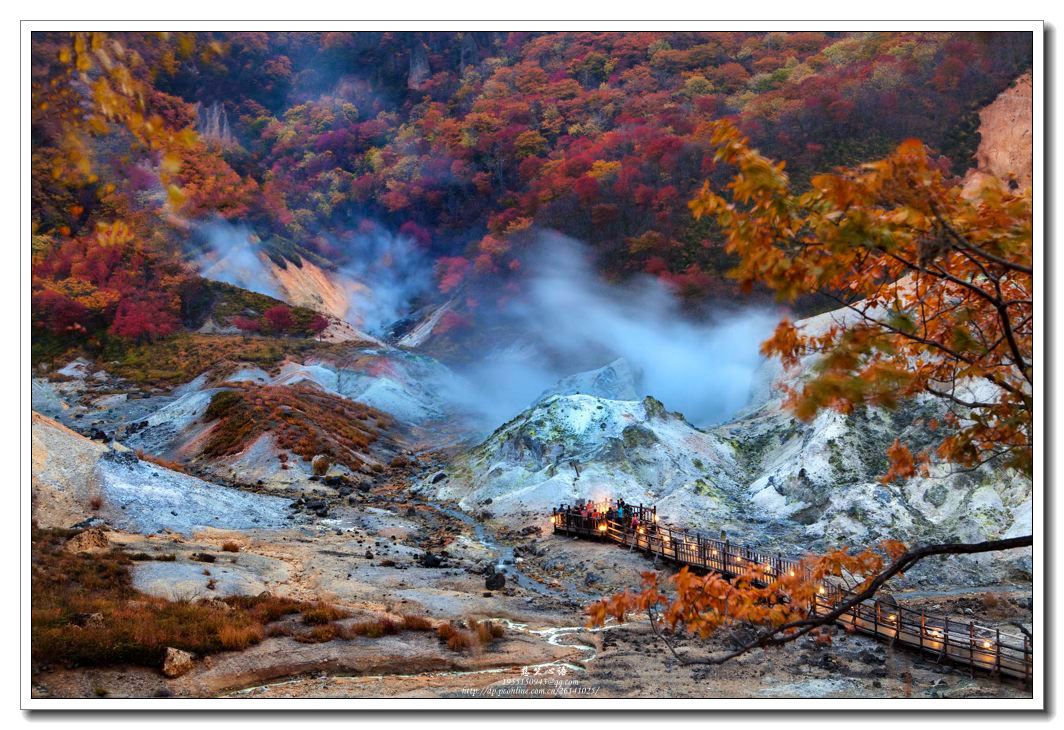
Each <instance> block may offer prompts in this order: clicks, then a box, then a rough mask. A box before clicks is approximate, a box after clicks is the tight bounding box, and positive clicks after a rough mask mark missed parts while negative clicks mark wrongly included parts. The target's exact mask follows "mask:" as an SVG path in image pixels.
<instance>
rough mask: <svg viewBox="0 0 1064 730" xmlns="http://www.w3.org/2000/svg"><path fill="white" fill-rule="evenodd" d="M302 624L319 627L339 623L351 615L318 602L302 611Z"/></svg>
mask: <svg viewBox="0 0 1064 730" xmlns="http://www.w3.org/2000/svg"><path fill="white" fill-rule="evenodd" d="M302 613H303V623H305V624H307V625H308V626H320V625H322V624H327V623H330V622H332V621H339V620H340V619H342V618H347V617H348V616H350V615H351V614H349V613H348V612H347V611H344V610H343V609H342V608H337V607H336V606H330V605H329V604H327V603H323V602H321V601H319V602H318V603H315V604H313V605H311V606H308V607H306V608H304V609H303V611H302Z"/></svg>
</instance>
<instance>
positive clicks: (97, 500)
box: [89, 494, 103, 512]
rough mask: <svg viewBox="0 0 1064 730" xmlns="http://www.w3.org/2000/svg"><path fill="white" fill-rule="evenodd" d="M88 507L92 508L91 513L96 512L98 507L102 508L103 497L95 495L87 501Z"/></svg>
mask: <svg viewBox="0 0 1064 730" xmlns="http://www.w3.org/2000/svg"><path fill="white" fill-rule="evenodd" d="M89 506H90V507H92V511H93V512H96V511H98V510H99V509H100V507H103V497H101V496H100V495H98V494H97V495H96V496H95V497H93V498H92V499H90V500H89Z"/></svg>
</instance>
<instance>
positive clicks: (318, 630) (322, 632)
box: [295, 623, 342, 644]
mask: <svg viewBox="0 0 1064 730" xmlns="http://www.w3.org/2000/svg"><path fill="white" fill-rule="evenodd" d="M341 633H342V632H341V630H340V627H339V626H337V625H336V624H332V623H329V624H321V625H319V626H315V627H313V628H312V629H310V630H309V631H307V632H305V633H302V634H298V635H297V636H296V637H295V639H296V641H299V642H302V643H304V644H323V643H325V642H326V641H332V640H333V639H335V638H336V637H337V636H339V635H340V634H341Z"/></svg>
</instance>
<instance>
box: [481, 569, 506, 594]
mask: <svg viewBox="0 0 1064 730" xmlns="http://www.w3.org/2000/svg"><path fill="white" fill-rule="evenodd" d="M484 587H485V588H487V589H488V590H489V591H501V590H502V589H503V588H505V587H506V574H505V573H491V574H490V575H488V577H487V578H485V579H484Z"/></svg>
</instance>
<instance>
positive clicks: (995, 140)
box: [968, 72, 1034, 188]
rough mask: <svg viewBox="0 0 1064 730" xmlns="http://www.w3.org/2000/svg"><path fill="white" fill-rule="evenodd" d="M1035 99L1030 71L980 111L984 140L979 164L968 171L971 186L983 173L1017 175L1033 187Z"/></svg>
mask: <svg viewBox="0 0 1064 730" xmlns="http://www.w3.org/2000/svg"><path fill="white" fill-rule="evenodd" d="M1033 100H1034V87H1033V83H1032V77H1031V74H1030V72H1028V73H1025V74H1024V75H1023V76H1020V77H1019V78H1018V79H1016V81H1015V83H1013V85H1012V86H1010V87H1009V88H1007V89H1005V90H1004V91H1002V92H1001V93H1000V94H999V95H998V97H997V99H995V100H994V101H993V102H991V103H990V104H989V105H988V106H986V107H985V108H984V109H983V110H982V111H980V112H979V133H980V135H981V140H980V142H979V149H978V150H977V151H976V153H975V158H976V162H977V168H976V169H975V170H973V171H971V172H970V173H969V174H968V186H969V187H970V186H971V185H972V184H973V181H974V180H976V179H977V178H978V176H979V175H980V174H988V175H994V176H996V177H999V178H1002V179H1007V178H1009V177H1010V176H1015V178H1016V182H1017V183H1018V184H1019V186H1020V187H1021V188H1026V187H1030V185H1031V177H1032V172H1033V162H1034V150H1033V147H1032V144H1033V136H1032V135H1033V121H1034V107H1033Z"/></svg>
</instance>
